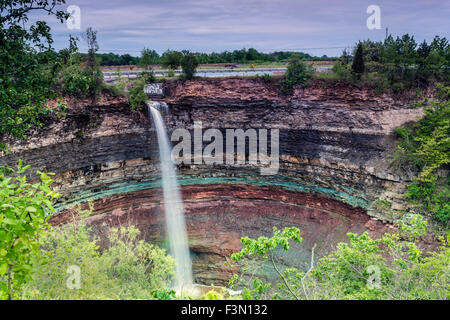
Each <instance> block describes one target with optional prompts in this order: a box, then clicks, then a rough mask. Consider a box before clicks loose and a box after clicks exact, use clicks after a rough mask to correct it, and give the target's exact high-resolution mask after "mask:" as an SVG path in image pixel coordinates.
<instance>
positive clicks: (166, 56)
mask: <svg viewBox="0 0 450 320" xmlns="http://www.w3.org/2000/svg"><path fill="white" fill-rule="evenodd" d="M181 59H183V54H182V53H181V52H178V51H172V50H167V51H166V52H164V53H163V55H162V56H161V60H162V61H161V62H162V65H163V66H165V67H168V68H169V69H172V70H175V69H178V67H179V66H180V64H181Z"/></svg>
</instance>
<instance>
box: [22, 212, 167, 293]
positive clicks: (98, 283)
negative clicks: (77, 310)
mask: <svg viewBox="0 0 450 320" xmlns="http://www.w3.org/2000/svg"><path fill="white" fill-rule="evenodd" d="M138 236H139V231H138V230H137V229H136V228H135V227H133V226H129V227H121V228H120V229H114V228H113V229H111V233H110V235H109V245H108V247H107V248H106V249H103V250H100V248H99V246H98V244H97V243H98V240H99V239H98V238H97V237H95V236H93V235H92V231H91V230H90V228H88V227H87V226H86V224H85V222H84V220H83V219H82V220H80V221H78V222H73V223H71V224H67V225H64V226H61V227H58V228H55V229H53V230H51V231H49V232H48V234H47V237H46V238H45V241H44V242H43V243H44V245H43V246H42V247H41V250H42V254H41V255H40V256H41V259H40V260H39V261H38V262H37V263H36V265H35V266H34V268H33V280H32V281H30V282H28V283H27V285H26V287H25V289H24V290H23V292H22V297H23V298H24V299H52V300H54V299H58V300H60V299H172V298H173V297H174V292H173V291H171V290H169V289H168V287H169V285H170V284H171V282H172V280H173V275H174V266H175V261H174V259H173V258H171V257H170V256H167V255H166V253H165V251H164V250H162V249H159V248H158V247H156V246H153V245H151V244H149V243H147V242H145V241H143V240H139V239H138ZM70 266H77V267H79V268H80V269H79V270H80V275H81V277H80V279H81V282H80V287H79V288H78V289H77V288H73V287H72V288H71V287H69V286H68V285H67V283H68V281H69V275H70V274H68V267H70Z"/></svg>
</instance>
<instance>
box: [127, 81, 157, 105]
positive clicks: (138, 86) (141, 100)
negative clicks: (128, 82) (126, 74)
mask: <svg viewBox="0 0 450 320" xmlns="http://www.w3.org/2000/svg"><path fill="white" fill-rule="evenodd" d="M152 77H153V74H152ZM152 79H154V78H151V79H150V78H149V75H148V74H147V73H142V75H141V76H140V77H139V78H136V79H135V80H134V81H133V85H132V86H131V88H130V90H129V92H128V102H129V103H130V106H131V110H133V111H139V110H141V109H142V108H143V107H144V106H145V102H146V101H147V100H148V97H147V94H146V93H145V92H144V86H145V85H146V84H147V83H149V81H151V80H152Z"/></svg>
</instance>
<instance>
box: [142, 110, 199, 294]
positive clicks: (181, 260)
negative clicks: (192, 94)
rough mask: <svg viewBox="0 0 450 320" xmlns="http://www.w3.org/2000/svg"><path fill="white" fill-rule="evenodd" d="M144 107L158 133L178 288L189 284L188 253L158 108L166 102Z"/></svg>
mask: <svg viewBox="0 0 450 320" xmlns="http://www.w3.org/2000/svg"><path fill="white" fill-rule="evenodd" d="M148 109H149V113H151V115H152V117H153V122H154V123H155V129H156V134H157V136H158V145H159V158H160V165H161V173H162V186H163V194H164V209H165V214H166V225H167V233H168V235H169V241H170V253H171V254H172V256H173V257H174V258H175V260H176V263H177V265H176V275H177V279H176V282H175V288H176V289H177V290H178V291H180V292H181V291H182V290H183V291H184V290H185V289H187V290H189V289H191V288H192V264H191V258H190V254H189V247H188V238H187V232H186V222H185V219H184V211H183V202H182V200H181V193H180V187H179V185H178V181H177V176H176V172H175V165H174V163H173V161H172V157H171V153H172V149H171V146H170V143H169V138H168V136H167V131H166V127H165V125H164V122H163V120H162V117H161V113H160V112H159V110H161V109H162V110H167V105H166V104H165V103H159V102H149V103H148ZM158 109H159V110H158Z"/></svg>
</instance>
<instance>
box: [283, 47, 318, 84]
mask: <svg viewBox="0 0 450 320" xmlns="http://www.w3.org/2000/svg"><path fill="white" fill-rule="evenodd" d="M313 74H314V70H313V68H312V67H311V66H309V65H307V64H306V63H305V62H303V61H301V60H300V58H299V57H297V56H294V57H292V58H291V59H290V60H289V64H288V67H287V70H286V74H285V76H284V79H283V88H282V91H283V93H291V92H292V90H293V88H294V86H295V85H296V84H301V85H302V86H303V87H305V86H306V85H307V84H308V81H309V80H310V79H311V78H312V76H313Z"/></svg>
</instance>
